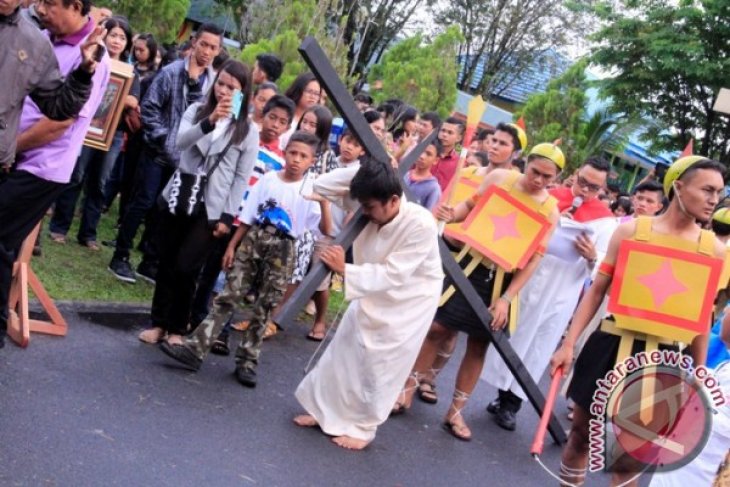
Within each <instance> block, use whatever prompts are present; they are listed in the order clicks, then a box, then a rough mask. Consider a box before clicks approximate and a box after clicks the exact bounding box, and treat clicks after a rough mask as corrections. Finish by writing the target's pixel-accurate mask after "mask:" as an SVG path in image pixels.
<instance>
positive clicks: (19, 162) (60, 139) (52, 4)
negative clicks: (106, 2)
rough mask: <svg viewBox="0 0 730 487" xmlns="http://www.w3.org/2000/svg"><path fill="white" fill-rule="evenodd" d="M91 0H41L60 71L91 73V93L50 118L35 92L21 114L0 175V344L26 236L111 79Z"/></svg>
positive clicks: (67, 171) (56, 190)
mask: <svg viewBox="0 0 730 487" xmlns="http://www.w3.org/2000/svg"><path fill="white" fill-rule="evenodd" d="M90 7H91V3H90V0H43V1H41V2H38V4H37V5H36V10H37V13H38V15H39V16H40V18H41V20H42V21H43V24H44V25H45V26H46V27H47V28H48V34H49V38H50V40H51V43H52V44H53V51H54V54H55V55H56V59H57V61H58V65H59V68H60V71H61V73H62V74H63V75H69V74H70V73H71V72H72V71H74V70H75V69H76V68H78V67H79V66H80V67H81V68H82V70H83V71H85V72H87V73H93V77H92V89H91V95H90V96H89V99H88V101H87V102H86V104H85V105H84V106H83V108H82V109H81V112H80V113H79V115H78V116H77V117H76V118H71V119H68V120H61V121H58V120H51V119H49V118H47V117H45V116H44V115H43V113H42V112H41V110H40V109H39V108H38V105H36V104H35V103H34V102H33V100H32V99H31V98H26V99H25V104H24V106H23V112H22V115H21V118H20V124H19V130H18V133H19V135H18V137H17V149H16V150H17V152H18V156H17V158H16V165H15V167H14V170H12V171H10V172H3V174H2V176H0V222H2V225H0V348H2V346H3V345H4V343H5V333H6V329H7V319H8V296H9V293H10V283H11V279H12V269H13V262H14V261H15V259H16V257H17V254H18V251H19V249H20V246H21V245H22V243H23V240H24V239H25V238H26V237H27V236H28V234H29V233H30V232H31V230H32V229H33V227H35V225H36V224H37V223H38V222H39V221H40V220H41V218H42V217H43V215H44V214H45V212H46V211H47V210H48V208H49V207H50V206H51V204H52V203H53V201H54V200H55V199H56V197H57V196H58V195H59V194H60V192H61V191H62V190H63V187H64V185H65V184H66V183H68V181H69V179H70V177H71V173H72V172H73V168H74V164H75V163H76V158H77V156H78V154H79V151H80V150H81V145H82V144H83V140H84V136H85V134H86V130H87V129H88V127H89V123H90V122H91V118H92V117H93V115H94V113H95V112H96V109H97V107H98V106H99V103H100V102H101V98H102V95H103V94H104V90H105V89H106V85H107V82H108V81H109V60H108V56H106V55H105V56H104V58H103V59H102V61H101V62H98V63H97V62H96V61H95V59H94V55H95V53H96V49H97V42H98V41H97V40H98V39H99V38H100V37H101V36H102V34H103V30H102V29H95V28H96V24H95V23H94V21H92V20H90V19H89V17H88V13H89V8H90Z"/></svg>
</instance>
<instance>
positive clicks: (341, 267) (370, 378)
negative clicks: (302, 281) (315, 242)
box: [294, 160, 444, 450]
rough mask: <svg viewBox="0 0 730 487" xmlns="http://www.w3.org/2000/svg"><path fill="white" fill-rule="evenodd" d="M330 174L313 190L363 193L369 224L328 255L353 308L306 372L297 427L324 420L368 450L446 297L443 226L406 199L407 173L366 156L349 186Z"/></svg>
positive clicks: (333, 195) (326, 428) (348, 442)
mask: <svg viewBox="0 0 730 487" xmlns="http://www.w3.org/2000/svg"><path fill="white" fill-rule="evenodd" d="M330 179H331V178H327V175H325V176H323V177H321V178H319V179H318V180H317V181H316V182H315V184H314V190H315V192H317V193H319V194H323V195H327V197H328V198H330V199H331V200H332V201H333V202H335V203H338V202H339V200H340V199H342V200H345V199H347V197H348V196H349V198H352V199H354V200H357V201H358V202H359V203H360V205H361V207H362V210H363V214H364V215H365V216H366V217H367V218H368V219H369V223H368V224H367V226H366V227H365V229H364V230H363V232H362V233H361V234H360V235H359V237H358V238H357V240H355V242H354V245H353V256H354V264H345V253H344V250H343V249H342V248H341V247H338V246H333V247H330V248H328V249H325V250H324V251H323V252H322V256H321V258H322V261H323V262H324V263H325V264H326V265H327V267H329V268H330V269H331V270H332V271H334V272H337V273H339V274H342V275H343V276H344V282H345V299H346V300H347V301H350V305H349V307H348V308H347V311H346V312H345V314H344V316H343V318H342V321H341V323H340V325H339V329H338V331H337V334H336V335H335V338H334V339H333V341H332V343H331V344H330V346H329V347H328V348H327V349H326V350H325V352H324V354H323V355H322V358H321V359H320V360H319V362H318V363H317V365H316V366H315V368H314V369H313V370H312V371H311V372H310V373H309V374H308V375H307V376H306V377H305V378H304V380H303V381H302V383H301V384H299V387H298V388H297V391H296V397H297V399H298V400H299V402H300V404H301V405H302V406H303V407H304V409H305V410H306V411H307V414H304V415H301V416H297V417H296V418H294V422H295V423H296V424H298V425H299V426H319V427H320V428H321V429H322V431H323V432H324V433H325V434H328V435H331V436H333V437H334V438H333V440H332V441H334V442H335V443H336V444H337V445H339V446H341V447H343V448H347V449H352V450H361V449H363V448H365V447H366V446H367V445H368V444H369V443H370V442H371V441H372V440H373V438H374V437H375V432H376V429H377V427H378V426H379V425H380V424H382V423H383V422H384V421H385V420H386V419H387V418H388V415H389V414H390V409H391V406H392V405H393V403H394V402H395V401H396V399H397V397H398V393H399V391H400V388H401V385H402V384H403V382H405V380H406V377H407V376H408V373H409V372H410V369H411V367H412V366H413V363H414V362H415V360H416V355H417V354H418V350H419V347H420V345H421V342H423V339H424V337H425V336H426V333H427V332H428V329H429V325H430V324H431V320H432V318H433V316H434V313H435V312H436V307H437V306H438V301H439V296H440V294H441V283H442V280H443V276H444V274H443V271H442V269H441V258H440V256H439V248H438V230H437V227H436V222H435V221H434V219H433V217H432V216H431V214H430V213H429V212H428V211H427V210H425V209H424V208H422V207H420V206H419V205H417V204H415V203H410V202H406V201H404V200H403V199H402V196H403V190H402V188H401V184H400V178H399V177H398V175H397V174H396V172H395V171H394V170H393V169H392V168H390V167H389V166H387V165H386V164H383V163H380V162H377V161H374V160H370V161H368V162H365V163H364V164H363V165H362V166H361V168H360V170H359V171H358V172H357V174H356V175H355V176H354V178H353V179H352V182H351V183H350V186H349V188H348V187H347V186H345V185H340V187H339V188H333V187H332V186H331V184H330Z"/></svg>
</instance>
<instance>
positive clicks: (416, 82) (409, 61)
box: [369, 26, 462, 117]
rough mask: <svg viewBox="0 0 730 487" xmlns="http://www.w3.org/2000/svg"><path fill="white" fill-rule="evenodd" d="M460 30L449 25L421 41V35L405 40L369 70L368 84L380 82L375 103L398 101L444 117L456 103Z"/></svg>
mask: <svg viewBox="0 0 730 487" xmlns="http://www.w3.org/2000/svg"><path fill="white" fill-rule="evenodd" d="M461 40H462V35H461V31H460V30H459V28H458V27H457V26H451V27H449V28H447V29H446V31H445V32H443V33H441V34H439V35H438V36H436V37H435V38H434V39H433V41H432V42H430V43H427V42H424V39H423V36H422V35H421V34H416V35H415V36H413V37H410V38H408V39H405V40H403V41H401V42H399V43H398V44H396V45H395V46H393V47H392V48H391V49H390V50H388V51H387V52H386V53H385V55H384V56H383V60H382V61H381V62H380V63H379V64H376V65H375V66H373V67H372V69H371V71H370V76H369V81H370V83H371V86H372V85H374V84H375V81H382V90H378V91H375V92H373V97H374V98H375V100H376V101H377V102H381V101H383V100H386V99H389V98H400V99H401V100H403V101H405V102H406V103H408V104H410V105H413V106H414V107H416V108H418V109H419V110H422V111H431V110H433V111H436V112H438V113H439V114H440V115H441V116H443V117H446V116H448V114H449V113H451V111H452V110H453V108H454V103H455V102H456V77H457V73H458V66H457V64H456V48H457V46H458V45H459V42H461Z"/></svg>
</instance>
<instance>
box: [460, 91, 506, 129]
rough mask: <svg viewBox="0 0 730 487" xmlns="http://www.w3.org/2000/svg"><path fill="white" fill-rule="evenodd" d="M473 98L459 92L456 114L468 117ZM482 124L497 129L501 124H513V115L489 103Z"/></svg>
mask: <svg viewBox="0 0 730 487" xmlns="http://www.w3.org/2000/svg"><path fill="white" fill-rule="evenodd" d="M471 98H472V95H470V94H469V93H465V92H463V91H461V90H459V91H458V92H457V95H456V105H455V106H454V112H456V113H459V114H461V115H463V116H464V117H466V113H467V111H468V107H469V102H470V101H471ZM480 122H481V123H483V124H486V125H488V126H490V127H496V126H497V125H499V124H500V123H510V122H512V114H511V113H510V112H508V111H507V110H503V109H501V108H499V107H498V106H496V105H492V104H491V103H488V104H487V109H486V110H484V115H483V116H482V119H481V121H480Z"/></svg>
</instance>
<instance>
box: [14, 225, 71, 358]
mask: <svg viewBox="0 0 730 487" xmlns="http://www.w3.org/2000/svg"><path fill="white" fill-rule="evenodd" d="M40 229H41V225H40V223H38V225H36V227H35V228H34V229H33V231H32V232H30V235H28V237H26V239H25V241H23V246H22V247H21V248H20V255H18V259H17V260H16V261H15V264H14V265H13V280H12V282H11V284H10V299H9V300H8V336H9V337H10V338H11V339H12V340H13V341H14V342H15V343H17V344H18V345H20V346H21V347H23V348H25V347H27V346H28V343H30V332H37V333H45V334H47V335H57V336H65V335H66V331H67V329H68V325H67V324H66V320H64V319H63V316H61V313H60V312H59V311H58V308H56V305H55V304H54V302H53V300H52V299H51V297H50V296H49V295H48V292H46V289H45V288H44V287H43V284H41V281H39V280H38V276H36V275H35V272H33V269H31V268H30V259H31V257H32V256H33V246H34V245H35V240H36V237H37V236H38V233H39V232H40ZM28 285H30V288H31V289H32V290H33V294H35V296H36V297H37V298H38V300H39V301H40V303H41V306H42V307H43V310H44V311H45V312H46V314H47V315H48V317H49V318H50V320H51V321H43V320H31V319H30V316H29V314H28V311H29V310H28Z"/></svg>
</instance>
